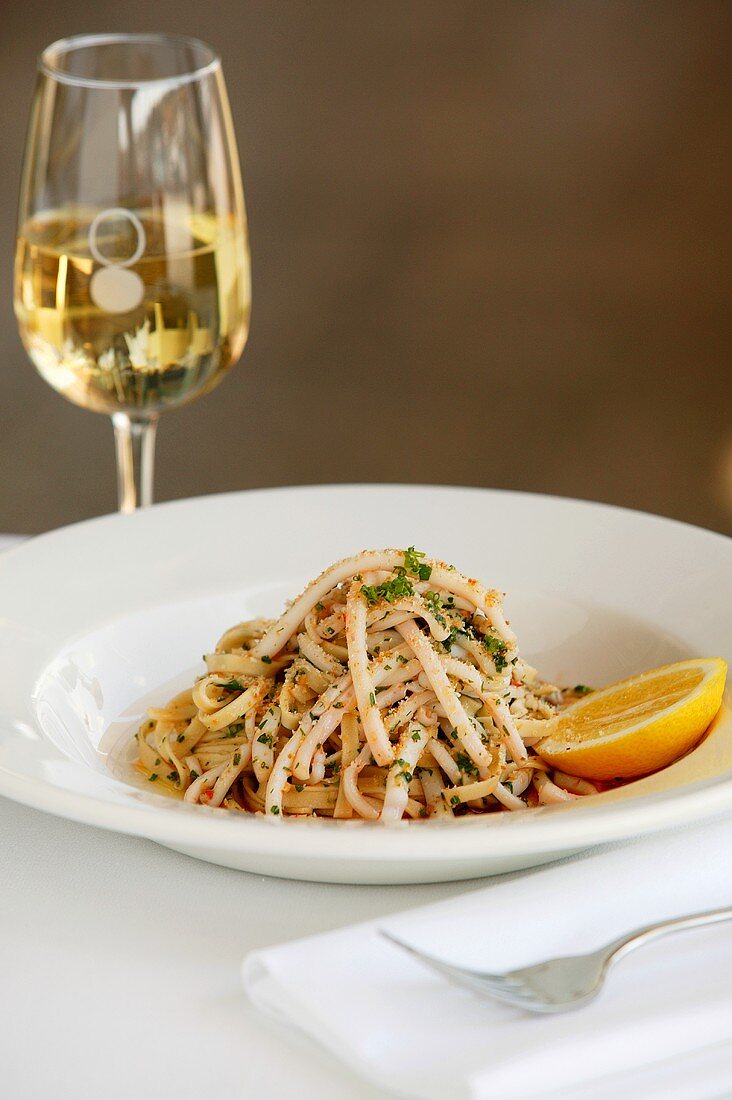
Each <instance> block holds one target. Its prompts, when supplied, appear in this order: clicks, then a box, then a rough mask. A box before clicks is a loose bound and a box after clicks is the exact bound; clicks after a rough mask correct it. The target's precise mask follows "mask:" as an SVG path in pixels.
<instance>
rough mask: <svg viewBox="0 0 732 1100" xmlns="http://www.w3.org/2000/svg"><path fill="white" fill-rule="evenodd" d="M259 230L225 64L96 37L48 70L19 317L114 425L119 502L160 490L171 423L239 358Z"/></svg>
mask: <svg viewBox="0 0 732 1100" xmlns="http://www.w3.org/2000/svg"><path fill="white" fill-rule="evenodd" d="M250 303H251V292H250V272H249V250H248V240H247V224H246V214H245V209H244V199H243V191H242V185H241V176H240V170H239V162H238V156H237V150H236V142H235V138H234V133H233V127H232V123H231V117H230V111H229V105H228V100H227V96H226V89H225V85H224V81H223V77H222V73H221V65H220V62H219V59H218V57H217V56H216V55H215V53H214V52H213V51H212V50H211V49H210V48H209V47H208V46H205V45H204V44H203V43H201V42H198V41H196V40H195V39H188V38H182V37H176V36H169V35H83V36H79V37H77V38H71V39H66V40H63V41H61V42H58V43H55V44H54V45H53V46H50V47H49V48H48V49H47V50H45V51H44V53H43V54H42V56H41V58H40V61H39V76H38V82H37V86H36V93H35V98H34V103H33V109H32V113H31V122H30V127H29V134H28V143H27V150H26V160H25V168H24V173H23V181H22V185H21V198H20V212H19V231H18V244H17V252H16V270H15V310H16V317H17V320H18V326H19V330H20V334H21V338H22V340H23V343H24V345H25V347H26V349H27V351H28V354H29V356H30V358H31V360H32V362H33V363H34V365H35V366H36V368H37V370H38V372H39V373H40V374H41V376H42V377H43V378H44V379H45V380H46V381H47V382H48V383H49V384H50V385H51V386H53V388H54V389H56V390H57V391H58V392H59V393H61V394H62V395H63V396H64V397H66V398H67V399H68V400H70V401H72V402H74V403H75V404H77V405H81V406H83V407H84V408H88V409H92V410H94V411H96V412H104V413H108V414H111V415H112V416H113V420H114V424H115V432H116V436H117V454H118V459H119V466H118V469H119V472H120V479H119V481H120V484H119V488H120V507H121V508H122V509H123V510H125V511H129V510H132V508H134V507H135V506H137V505H139V504H140V503H147V502H148V498H149V497H150V495H151V482H152V469H151V464H152V444H153V435H154V428H155V423H156V420H157V416H158V414H159V413H160V412H161V411H163V410H164V409H166V408H169V407H171V406H175V405H180V404H182V403H184V402H187V401H190V400H192V399H194V398H195V397H198V396H200V395H201V394H203V393H205V392H207V391H208V390H210V389H211V388H212V387H213V386H214V385H216V384H217V382H218V381H220V379H221V378H222V377H223V375H224V374H225V373H226V371H227V370H228V369H229V368H230V367H231V366H232V365H233V364H234V363H236V361H237V360H238V358H239V357H240V355H241V352H242V350H243V348H244V345H245V343H246V339H247V335H248V330H249V315H250Z"/></svg>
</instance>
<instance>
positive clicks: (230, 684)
mask: <svg viewBox="0 0 732 1100" xmlns="http://www.w3.org/2000/svg"><path fill="white" fill-rule="evenodd" d="M217 687H218V689H219V691H243V690H244V686H243V685H242V684H240V683H239V681H238V680H227V682H226V683H225V684H217Z"/></svg>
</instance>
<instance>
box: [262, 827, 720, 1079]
mask: <svg viewBox="0 0 732 1100" xmlns="http://www.w3.org/2000/svg"><path fill="white" fill-rule="evenodd" d="M725 906H732V820H725V821H723V822H715V823H713V824H707V825H705V826H698V827H694V828H693V829H684V830H679V831H675V832H673V833H665V834H663V835H660V836H657V837H653V838H651V839H647V840H643V841H639V842H637V843H636V844H634V845H628V846H624V847H620V848H615V849H613V850H610V851H604V852H601V853H599V854H595V855H590V856H587V857H584V858H579V859H576V860H574V861H572V862H568V863H563V864H559V865H555V866H554V867H551V868H549V869H545V870H539V871H535V872H532V873H530V874H522V875H521V876H520V877H512V878H511V879H509V880H506V879H505V878H504V879H502V880H499V881H497V882H495V883H494V884H492V885H490V886H488V887H487V888H485V889H480V890H478V891H475V892H473V893H468V894H463V895H461V896H458V897H455V898H451V899H450V900H448V901H443V902H440V903H438V904H436V905H429V906H424V907H422V908H419V909H413V910H409V911H407V912H405V913H400V914H398V915H397V916H390V917H388V918H384V919H383V920H380V921H377V922H370V923H367V924H357V925H352V926H350V927H348V928H344V929H341V930H339V931H336V932H329V933H325V934H322V935H318V936H311V937H308V938H307V939H301V940H296V941H294V942H292V943H287V944H284V945H281V946H277V947H273V948H269V949H267V950H264V951H259V952H256V953H253V954H250V955H249V956H247V958H246V959H245V960H244V964H243V978H244V985H245V988H246V990H247V992H248V994H249V996H250V998H251V999H252V1000H253V1002H254V1003H255V1004H256V1005H258V1006H259V1007H260V1008H262V1009H264V1010H266V1011H267V1012H269V1013H271V1014H274V1015H275V1016H277V1017H279V1018H280V1019H281V1020H284V1021H286V1022H287V1023H288V1024H290V1025H295V1026H297V1027H298V1028H300V1029H301V1030H303V1031H305V1032H306V1033H307V1034H308V1035H309V1036H310V1037H312V1038H313V1039H315V1040H316V1041H317V1042H319V1043H321V1044H322V1045H323V1046H325V1047H327V1048H328V1049H329V1050H330V1051H331V1052H332V1053H333V1054H334V1055H337V1056H338V1057H339V1058H340V1059H342V1060H343V1061H345V1062H346V1063H347V1064H348V1065H349V1066H350V1067H351V1068H352V1069H353V1070H355V1071H356V1072H357V1073H359V1074H361V1075H362V1076H363V1077H365V1078H367V1079H368V1080H370V1081H371V1082H373V1083H374V1084H378V1085H380V1086H381V1087H382V1088H385V1089H388V1090H390V1091H391V1092H393V1093H396V1094H397V1095H399V1096H406V1097H415V1098H419V1100H430V1098H432V1097H434V1098H439V1100H446V1098H449V1100H457V1098H459V1097H470V1098H481V1100H482V1098H492V1097H506V1096H510V1097H511V1100H528V1098H533V1097H552V1096H554V1097H559V1096H561V1097H562V1100H570V1098H577V1100H580V1098H582V1100H587V1098H588V1097H590V1096H591V1097H592V1100H604V1098H605V1097H607V1098H608V1100H610V1097H612V1098H613V1100H617V1097H618V1096H619V1095H625V1096H626V1097H633V1098H635V1097H643V1098H644V1100H652V1098H655V1097H657V1096H658V1097H661V1096H662V1097H663V1098H664V1100H701V1098H706V1097H721V1096H730V1095H732V923H728V924H727V923H725V924H719V925H716V926H712V927H709V928H704V929H697V930H693V931H685V932H679V933H676V934H675V935H674V936H672V937H669V938H666V939H661V940H658V941H656V942H655V943H653V944H649V945H648V946H645V947H642V948H639V949H638V950H637V951H636V952H634V953H632V954H630V955H629V956H627V957H626V958H625V959H624V960H623V961H622V962H620V963H618V964H617V966H616V968H615V969H614V970H613V971H612V973H611V975H610V978H609V980H608V983H607V986H606V988H605V991H604V992H603V994H602V995H601V996H600V998H599V999H598V1000H597V1001H595V1002H593V1003H591V1004H590V1005H587V1006H586V1007H584V1008H582V1009H579V1010H576V1011H575V1012H573V1013H571V1014H562V1015H557V1016H530V1015H526V1014H523V1013H521V1012H518V1011H516V1010H514V1009H511V1008H508V1007H507V1006H504V1005H501V1004H498V1003H497V1002H493V1001H490V1000H486V999H483V998H479V997H477V996H476V995H474V994H472V993H470V992H468V991H466V990H462V989H460V988H458V987H456V986H454V985H452V984H451V983H450V982H448V981H446V980H444V979H442V978H441V977H439V976H438V975H436V974H435V973H433V972H432V971H430V970H429V969H427V968H426V967H423V966H422V965H421V964H420V963H419V962H417V961H416V960H414V959H413V958H411V957H410V956H408V955H407V954H406V953H405V952H403V951H401V950H400V949H399V948H397V947H394V946H392V945H391V944H390V943H389V942H388V941H386V940H385V939H383V937H381V936H380V935H379V934H378V931H377V928H387V929H390V930H391V931H393V932H394V933H395V935H398V936H399V937H400V938H402V939H404V940H406V941H407V942H409V943H411V944H413V945H415V946H417V947H420V948H422V949H424V950H426V951H428V952H430V953H432V954H435V955H437V956H438V957H440V958H443V959H445V960H447V961H450V962H455V963H458V964H461V965H471V966H475V967H480V968H484V969H485V970H495V971H502V970H506V969H508V968H512V967H516V966H522V965H528V964H530V963H533V962H538V961H539V960H541V959H544V958H548V957H551V956H555V955H561V954H572V953H575V952H581V951H589V950H592V949H593V948H596V947H599V946H601V945H602V944H604V943H608V942H610V941H611V940H613V939H615V938H616V937H617V936H619V935H620V934H622V933H623V932H626V931H630V930H632V929H634V928H637V927H639V926H642V925H644V924H647V923H650V922H653V921H657V920H663V919H664V918H668V917H672V916H679V915H685V914H688V913H694V912H701V911H703V910H707V909H716V908H722V907H725Z"/></svg>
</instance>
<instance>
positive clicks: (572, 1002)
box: [380, 909, 732, 1012]
mask: <svg viewBox="0 0 732 1100" xmlns="http://www.w3.org/2000/svg"><path fill="white" fill-rule="evenodd" d="M726 920H732V909H714V910H712V911H711V912H708V913H695V914H693V915H692V916H689V917H676V918H675V919H673V920H666V921H661V922H660V923H658V924H649V925H646V927H644V928H637V929H636V930H635V931H634V932H628V933H627V934H626V935H624V936H621V937H620V939H617V940H613V942H612V943H609V944H607V945H606V946H605V947H601V948H600V949H599V950H598V951H591V952H589V953H588V954H586V955H563V956H562V957H561V958H558V959H547V960H546V962H540V963H536V964H535V965H534V966H525V967H521V968H519V969H518V970H508V971H507V972H506V973H505V974H489V973H486V972H485V971H481V970H469V969H467V968H466V967H462V966H454V965H453V964H452V963H446V962H443V961H442V960H441V959H436V958H435V957H434V956H433V955H427V954H425V953H424V952H423V951H418V950H417V948H415V947H412V946H410V944H408V943H404V941H403V940H400V939H398V938H397V937H396V936H394V935H392V933H391V932H386V931H384V930H383V929H381V930H380V931H381V935H382V936H384V937H385V938H386V939H387V940H389V941H390V942H391V943H393V944H396V946H397V947H401V948H402V949H403V950H404V951H408V952H409V954H410V955H413V956H414V957H415V958H416V959H419V960H420V962H422V963H424V964H425V966H429V967H431V969H432V970H436V971H437V973H438V974H441V975H442V976H443V977H445V978H448V979H449V980H450V981H451V982H455V984H456V985H461V986H465V988H466V989H471V990H473V992H475V993H480V994H482V995H483V996H488V997H493V998H494V999H495V1000H498V1001H503V1002H505V1003H506V1004H509V1005H512V1006H513V1007H514V1008H521V1009H523V1010H524V1011H525V1012H567V1011H569V1010H570V1009H573V1008H579V1007H580V1006H581V1005H585V1004H587V1003H588V1002H589V1001H592V1000H594V999H595V997H596V996H597V995H598V993H599V992H600V990H601V989H602V987H603V985H604V982H605V978H606V977H607V973H608V970H609V969H610V966H611V965H612V964H613V963H616V962H617V961H618V959H621V958H623V956H624V955H627V954H628V953H629V952H630V951H634V950H635V948H636V947H640V946H641V944H644V943H650V941H651V940H655V939H657V938H658V937H660V936H667V935H668V934H669V932H680V931H681V930H682V929H685V928H700V927H701V926H702V925H705V924H717V923H719V922H720V921H726Z"/></svg>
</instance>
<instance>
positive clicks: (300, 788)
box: [295, 783, 305, 794]
mask: <svg viewBox="0 0 732 1100" xmlns="http://www.w3.org/2000/svg"><path fill="white" fill-rule="evenodd" d="M295 790H296V791H297V793H298V794H302V792H303V791H304V790H305V784H304V783H296V784H295Z"/></svg>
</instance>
